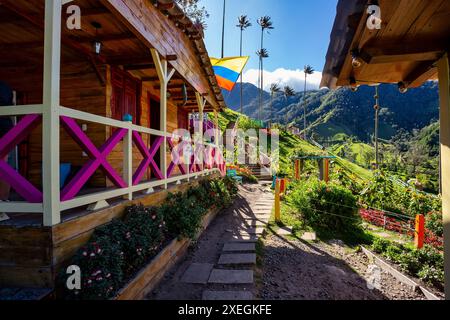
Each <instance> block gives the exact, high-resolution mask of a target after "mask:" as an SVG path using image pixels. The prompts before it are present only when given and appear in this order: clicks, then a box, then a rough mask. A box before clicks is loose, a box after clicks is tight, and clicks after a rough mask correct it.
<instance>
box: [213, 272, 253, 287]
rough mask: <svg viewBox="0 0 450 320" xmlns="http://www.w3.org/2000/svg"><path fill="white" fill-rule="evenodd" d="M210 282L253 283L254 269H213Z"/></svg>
mask: <svg viewBox="0 0 450 320" xmlns="http://www.w3.org/2000/svg"><path fill="white" fill-rule="evenodd" d="M208 283H212V284H253V271H252V270H222V269H213V271H212V272H211V276H210V277H209V281H208Z"/></svg>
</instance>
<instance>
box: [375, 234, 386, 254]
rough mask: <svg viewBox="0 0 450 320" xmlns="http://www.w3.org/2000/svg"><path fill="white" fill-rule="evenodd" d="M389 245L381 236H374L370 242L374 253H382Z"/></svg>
mask: <svg viewBox="0 0 450 320" xmlns="http://www.w3.org/2000/svg"><path fill="white" fill-rule="evenodd" d="M388 246H389V241H388V240H385V239H382V238H375V239H374V241H373V242H372V250H373V251H374V252H376V253H383V252H385V251H386V248H387V247H388Z"/></svg>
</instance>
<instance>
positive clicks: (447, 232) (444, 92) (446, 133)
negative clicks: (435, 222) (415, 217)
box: [438, 53, 450, 300]
mask: <svg viewBox="0 0 450 320" xmlns="http://www.w3.org/2000/svg"><path fill="white" fill-rule="evenodd" d="M449 64H450V63H449V56H448V53H447V54H446V55H445V56H444V57H443V58H442V59H441V60H439V63H438V71H439V98H440V122H441V124H440V141H441V170H442V171H441V176H442V217H443V222H444V276H445V299H446V300H450V67H449Z"/></svg>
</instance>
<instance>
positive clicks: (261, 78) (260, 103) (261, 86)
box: [259, 28, 264, 121]
mask: <svg viewBox="0 0 450 320" xmlns="http://www.w3.org/2000/svg"><path fill="white" fill-rule="evenodd" d="M263 48H264V28H262V30H261V51H262V49H263ZM263 68H264V66H263V57H262V56H260V57H259V120H261V121H262V103H263V102H262V100H263V93H262V90H263V86H264V85H263V81H264V80H263V72H264V71H263V70H264V69H263Z"/></svg>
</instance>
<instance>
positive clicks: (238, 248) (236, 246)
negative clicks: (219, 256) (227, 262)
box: [223, 242, 256, 252]
mask: <svg viewBox="0 0 450 320" xmlns="http://www.w3.org/2000/svg"><path fill="white" fill-rule="evenodd" d="M223 251H224V252H255V251H256V245H255V244H254V243H236V242H231V243H225V245H224V246H223Z"/></svg>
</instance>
